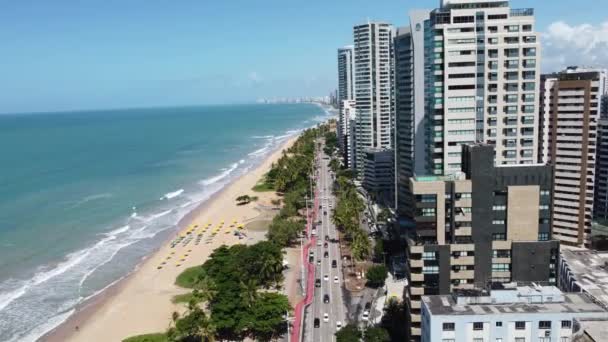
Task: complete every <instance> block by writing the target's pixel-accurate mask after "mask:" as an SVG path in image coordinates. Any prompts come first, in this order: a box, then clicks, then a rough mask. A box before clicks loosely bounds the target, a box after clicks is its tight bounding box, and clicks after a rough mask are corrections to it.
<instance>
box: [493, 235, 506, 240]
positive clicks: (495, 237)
mask: <svg viewBox="0 0 608 342" xmlns="http://www.w3.org/2000/svg"><path fill="white" fill-rule="evenodd" d="M506 239H507V234H504V233H494V234H492V240H493V241H505V240H506Z"/></svg>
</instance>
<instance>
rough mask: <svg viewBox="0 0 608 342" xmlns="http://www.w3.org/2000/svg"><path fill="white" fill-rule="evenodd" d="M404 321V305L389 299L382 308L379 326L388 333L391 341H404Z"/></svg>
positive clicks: (405, 335) (405, 333) (405, 334)
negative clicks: (382, 313)
mask: <svg viewBox="0 0 608 342" xmlns="http://www.w3.org/2000/svg"><path fill="white" fill-rule="evenodd" d="M406 320H407V315H406V309H405V305H404V304H402V303H399V302H398V301H397V300H395V299H390V300H389V302H388V304H387V305H386V306H385V307H384V315H383V316H382V321H381V322H380V326H381V327H383V328H384V329H386V330H387V331H388V333H389V335H390V337H391V339H390V340H391V341H405V339H406V337H407V331H406V325H405V324H403V322H405V321H406Z"/></svg>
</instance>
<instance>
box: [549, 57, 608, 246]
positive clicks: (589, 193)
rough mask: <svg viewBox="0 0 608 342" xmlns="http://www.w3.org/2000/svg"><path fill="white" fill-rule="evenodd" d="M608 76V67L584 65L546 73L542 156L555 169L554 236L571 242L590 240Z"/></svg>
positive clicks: (580, 243)
mask: <svg viewBox="0 0 608 342" xmlns="http://www.w3.org/2000/svg"><path fill="white" fill-rule="evenodd" d="M606 79H607V75H606V71H605V70H593V69H582V68H568V69H566V70H565V71H563V72H560V73H557V74H552V75H544V76H543V87H542V88H543V91H542V94H543V97H542V99H541V106H542V109H543V111H542V113H541V114H542V121H543V124H542V127H543V132H542V134H541V136H542V139H543V144H542V147H543V148H542V152H543V157H542V160H543V161H545V162H547V163H549V164H551V165H553V167H554V168H555V171H554V176H553V178H554V181H553V236H554V237H555V238H556V239H558V240H561V242H562V243H563V244H567V245H588V244H589V243H590V241H589V237H590V234H591V221H592V219H593V206H594V190H595V182H596V161H597V152H596V149H597V142H598V123H599V120H600V116H601V115H600V114H601V112H602V102H603V98H604V96H605V95H606V91H607V90H606ZM599 171H600V172H602V170H599Z"/></svg>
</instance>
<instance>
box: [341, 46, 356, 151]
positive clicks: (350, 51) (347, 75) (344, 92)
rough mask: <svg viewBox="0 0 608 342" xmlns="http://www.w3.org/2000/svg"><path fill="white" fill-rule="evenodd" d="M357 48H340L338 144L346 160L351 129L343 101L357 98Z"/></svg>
mask: <svg viewBox="0 0 608 342" xmlns="http://www.w3.org/2000/svg"><path fill="white" fill-rule="evenodd" d="M354 55H355V50H354V47H353V46H352V45H349V46H345V47H343V48H339V49H338V99H337V100H338V106H339V112H340V117H339V122H338V145H339V147H340V150H341V152H342V155H343V157H344V158H345V160H346V158H347V157H346V154H347V153H346V150H347V148H346V140H347V136H348V134H349V131H348V130H347V129H346V125H348V122H347V121H345V120H344V118H343V115H342V113H343V109H344V107H343V103H344V101H349V100H354V98H355V83H354V75H353V71H354V70H353V69H354V68H353V59H354Z"/></svg>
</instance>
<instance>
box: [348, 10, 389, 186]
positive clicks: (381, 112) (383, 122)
mask: <svg viewBox="0 0 608 342" xmlns="http://www.w3.org/2000/svg"><path fill="white" fill-rule="evenodd" d="M353 33H354V45H355V46H354V51H355V59H354V66H355V100H356V121H355V126H356V127H355V146H356V153H355V164H356V167H357V173H358V174H359V175H361V174H362V171H363V170H362V167H363V166H364V159H365V152H367V151H370V150H380V149H386V148H392V146H393V120H394V118H393V111H394V104H393V102H394V99H393V79H394V74H393V36H394V29H393V27H392V26H391V25H390V24H387V23H383V22H368V23H366V24H363V25H357V26H355V27H354V29H353Z"/></svg>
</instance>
